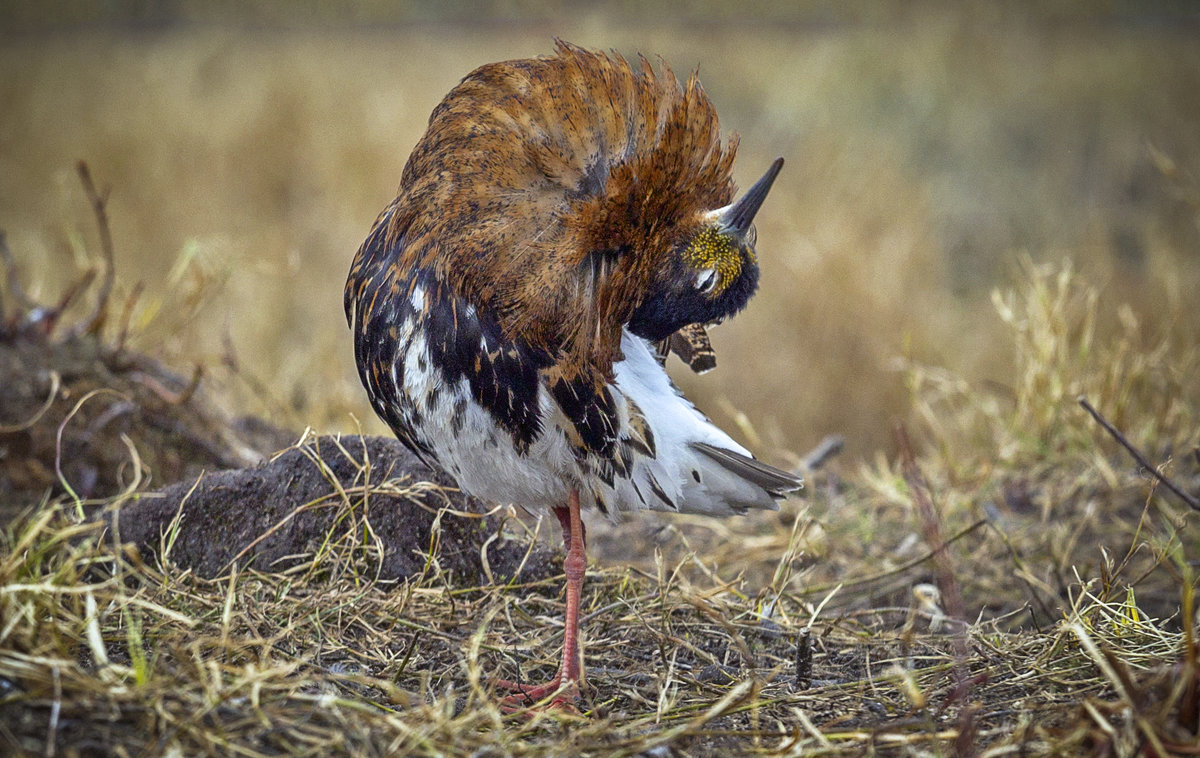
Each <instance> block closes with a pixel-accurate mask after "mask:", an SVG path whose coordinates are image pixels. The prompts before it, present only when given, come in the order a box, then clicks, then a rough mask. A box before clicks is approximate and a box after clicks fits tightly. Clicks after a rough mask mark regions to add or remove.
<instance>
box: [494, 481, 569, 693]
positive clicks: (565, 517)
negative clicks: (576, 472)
mask: <svg viewBox="0 0 1200 758" xmlns="http://www.w3.org/2000/svg"><path fill="white" fill-rule="evenodd" d="M554 515H555V516H558V521H559V523H560V524H562V529H563V542H564V543H565V544H566V546H567V559H566V560H565V561H563V570H564V572H565V573H566V575H567V614H566V619H565V624H564V628H563V651H562V663H561V664H560V665H559V667H558V673H557V674H555V675H554V678H553V679H551V680H550V681H549V682H546V683H545V684H538V685H525V684H521V683H519V682H510V681H505V680H499V681H497V682H495V685H496V686H497V687H499V688H502V689H507V690H512V691H513V692H514V694H512V695H509V696H508V697H505V698H504V699H503V700H501V706H502V707H504V708H510V709H517V708H522V707H525V706H528V705H532V704H534V703H536V702H538V701H539V700H543V699H545V698H547V697H549V696H550V695H552V694H554V693H555V692H556V691H557V690H558V689H559V688H560V687H562V684H563V682H564V681H565V682H568V683H569V686H568V687H567V688H566V689H564V690H563V692H562V693H560V694H559V695H557V696H556V697H555V698H554V699H553V700H552V701H550V703H549V707H551V708H571V707H572V705H571V704H572V703H574V702H575V701H576V700H578V699H579V686H580V685H581V684H583V671H582V668H581V667H580V665H579V599H580V595H581V594H582V593H583V575H584V572H585V571H586V570H587V558H586V557H585V554H584V551H585V550H586V548H587V542H586V535H585V531H584V527H583V519H581V518H580V516H579V492H578V490H574V489H572V490H571V496H570V498H569V499H568V501H567V507H566V508H561V507H560V508H555V509H554Z"/></svg>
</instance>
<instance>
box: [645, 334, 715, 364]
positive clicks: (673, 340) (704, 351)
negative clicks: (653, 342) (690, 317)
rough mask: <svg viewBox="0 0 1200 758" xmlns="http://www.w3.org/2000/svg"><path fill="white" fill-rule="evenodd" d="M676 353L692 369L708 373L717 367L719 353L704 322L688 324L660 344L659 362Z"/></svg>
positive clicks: (665, 360)
mask: <svg viewBox="0 0 1200 758" xmlns="http://www.w3.org/2000/svg"><path fill="white" fill-rule="evenodd" d="M671 353H674V354H675V355H677V356H679V360H681V361H683V362H684V364H686V365H687V367H688V368H690V369H691V370H692V371H694V372H696V373H697V374H706V373H708V372H709V371H712V370H713V369H714V368H716V367H717V353H716V351H714V350H713V346H712V342H711V341H710V340H709V338H708V331H707V330H706V329H705V328H704V326H703V325H702V324H688V325H687V326H685V327H683V328H682V329H680V330H679V331H677V332H675V333H674V334H672V335H671V336H670V337H667V338H666V339H665V340H663V341H662V342H660V343H659V344H658V357H659V362H660V363H663V364H665V363H666V362H667V357H668V356H669V355H670V354H671Z"/></svg>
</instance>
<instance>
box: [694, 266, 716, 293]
mask: <svg viewBox="0 0 1200 758" xmlns="http://www.w3.org/2000/svg"><path fill="white" fill-rule="evenodd" d="M716 286H717V270H716V269H713V268H706V269H704V270H702V271H701V272H700V273H698V274H696V289H698V290H700V291H701V292H703V293H704V294H706V295H707V294H708V293H710V292H712V291H713V287H716Z"/></svg>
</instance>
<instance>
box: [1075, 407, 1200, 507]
mask: <svg viewBox="0 0 1200 758" xmlns="http://www.w3.org/2000/svg"><path fill="white" fill-rule="evenodd" d="M1079 404H1080V405H1082V406H1083V408H1084V410H1086V411H1087V412H1088V413H1090V414H1092V418H1094V419H1096V423H1098V424H1099V425H1100V426H1102V427H1104V431H1106V432H1108V433H1109V434H1111V435H1112V437H1113V439H1115V440H1116V441H1117V442H1119V443H1121V447H1123V448H1125V449H1126V450H1128V451H1129V454H1130V455H1132V456H1133V459H1134V460H1135V461H1137V462H1138V464H1140V465H1141V466H1142V467H1143V468H1145V469H1146V470H1147V471H1149V472H1150V473H1151V475H1153V476H1154V478H1155V479H1157V480H1158V481H1160V482H1162V485H1163V486H1164V487H1166V488H1167V489H1169V490H1171V491H1172V492H1174V493H1175V494H1176V495H1178V496H1179V498H1180V499H1181V500H1183V502H1185V503H1187V504H1188V505H1189V506H1191V508H1192V510H1196V511H1200V500H1197V499H1196V498H1195V497H1193V496H1192V495H1189V494H1188V493H1186V492H1184V491H1183V490H1182V489H1180V488H1179V487H1178V486H1176V485H1175V483H1174V482H1172V481H1171V480H1170V479H1169V478H1167V476H1166V475H1165V474H1163V473H1162V472H1160V471H1159V470H1158V469H1157V468H1155V466H1154V465H1153V464H1151V463H1150V461H1149V460H1147V458H1146V456H1145V455H1143V454H1142V452H1141V451H1140V450H1138V449H1137V448H1136V447H1134V446H1133V443H1132V442H1130V441H1129V440H1128V439H1126V438H1125V435H1123V434H1121V432H1120V431H1119V430H1118V429H1117V428H1116V427H1115V426H1113V425H1112V424H1110V423H1109V421H1108V419H1106V418H1104V416H1103V415H1102V414H1101V413H1100V411H1098V410H1096V409H1095V408H1094V407H1093V406H1092V404H1091V403H1089V402H1088V400H1087V398H1086V397H1081V398H1079Z"/></svg>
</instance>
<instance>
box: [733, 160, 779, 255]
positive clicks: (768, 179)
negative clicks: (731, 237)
mask: <svg viewBox="0 0 1200 758" xmlns="http://www.w3.org/2000/svg"><path fill="white" fill-rule="evenodd" d="M782 168H783V158H776V159H775V162H774V163H772V164H771V167H770V168H769V169H767V173H765V174H763V175H762V178H761V179H759V180H758V181H757V182H755V183H754V186H752V187H751V188H750V189H748V190H746V194H744V195H742V196H741V197H740V198H738V199H737V201H736V202H734V203H733V205H730V206H729V207H728V208H727V209H726V210H725V212H724V213H723V214H721V215H722V218H721V221H722V223H723V225H724V226H725V227H726V228H727V229H729V230H730V231H733V232H736V233H737V234H740V235H743V236H744V235H745V234H746V233H747V232H749V231H750V224H751V223H753V222H754V214H756V213H758V209H759V208H760V207H762V204H763V201H764V200H766V199H767V193H768V192H770V191H771V185H772V184H774V183H775V177H777V176H779V170H780V169H782Z"/></svg>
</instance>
